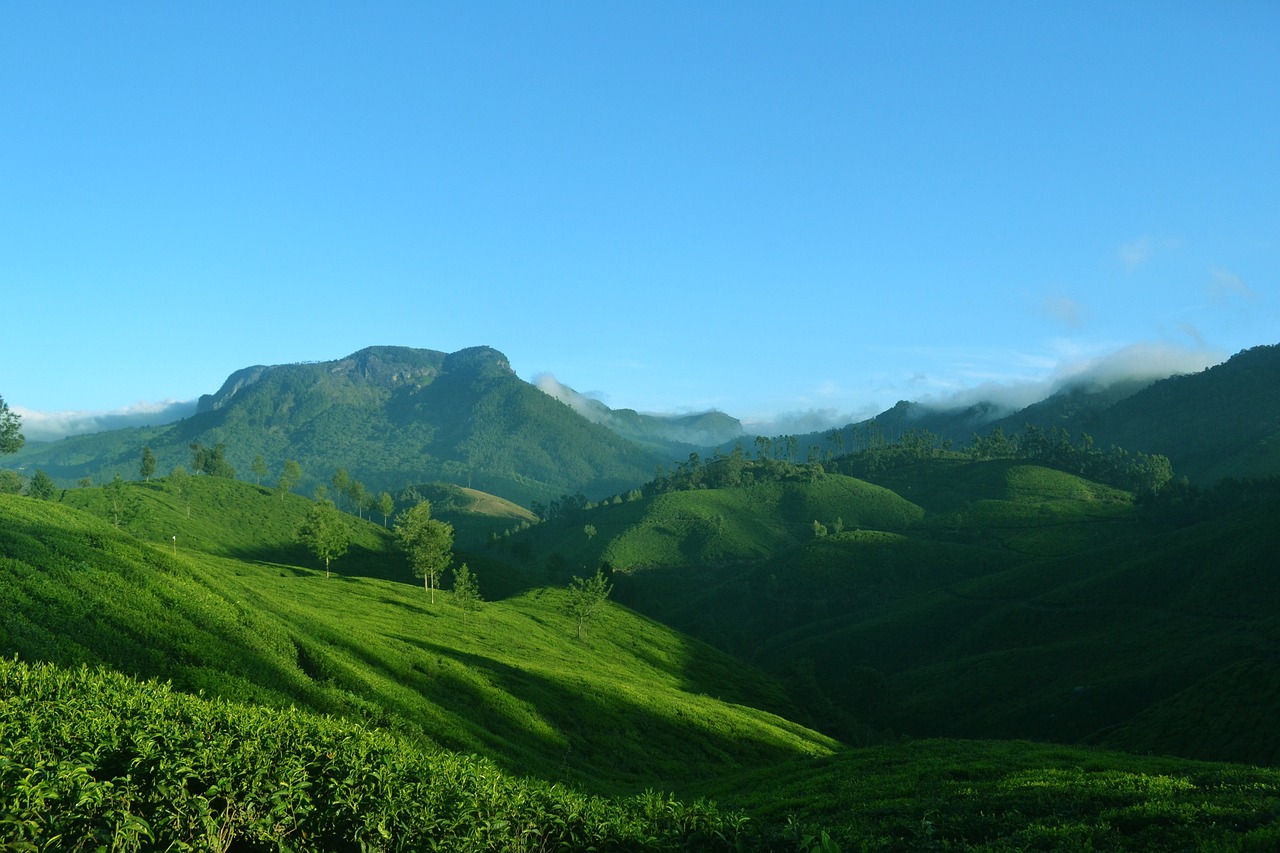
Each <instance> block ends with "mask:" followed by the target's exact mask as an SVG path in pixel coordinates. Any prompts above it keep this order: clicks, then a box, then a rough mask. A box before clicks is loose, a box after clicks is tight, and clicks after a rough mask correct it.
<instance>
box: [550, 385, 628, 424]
mask: <svg viewBox="0 0 1280 853" xmlns="http://www.w3.org/2000/svg"><path fill="white" fill-rule="evenodd" d="M532 384H533V386H534V387H535V388H537V389H538V390H539V391H541V392H542V393H543V394H546V395H547V396H548V397H554V398H555V399H557V400H559V401H560V402H561V403H564V404H565V405H566V406H568V407H569V408H571V409H573V410H574V411H575V412H577V413H578V414H580V415H582V416H583V417H584V418H586V419H587V420H589V421H591V422H592V423H597V424H607V423H608V422H609V421H610V420H611V418H610V416H609V408H608V407H607V406H605V404H604V403H602V402H600V401H599V400H597V399H594V398H593V397H591V396H589V395H587V394H581V393H579V392H577V391H575V390H573V389H572V388H570V387H569V386H568V385H564V384H562V383H561V382H560V381H559V380H558V379H556V378H555V377H554V376H552V375H551V374H550V373H539V374H538V375H536V376H534V377H533V383H532Z"/></svg>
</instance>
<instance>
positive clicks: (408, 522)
mask: <svg viewBox="0 0 1280 853" xmlns="http://www.w3.org/2000/svg"><path fill="white" fill-rule="evenodd" d="M395 530H396V536H397V537H398V538H399V540H400V547H401V548H403V549H404V552H405V554H406V555H407V556H408V558H409V565H410V566H411V567H412V568H413V576H414V577H417V578H422V588H423V589H425V590H427V591H428V592H430V593H431V603H432V604H435V602H436V586H437V585H438V583H439V580H440V573H441V572H443V571H444V570H445V569H446V568H448V566H449V562H450V561H451V560H452V559H453V525H451V524H449V523H447V522H444V521H440V520H438V519H435V518H432V517H431V502H430V501H421V502H420V503H419V504H418V505H417V506H415V507H413V509H411V510H409V511H408V512H406V513H405V514H404V515H403V516H401V517H400V519H399V520H398V521H397V522H396V526H395Z"/></svg>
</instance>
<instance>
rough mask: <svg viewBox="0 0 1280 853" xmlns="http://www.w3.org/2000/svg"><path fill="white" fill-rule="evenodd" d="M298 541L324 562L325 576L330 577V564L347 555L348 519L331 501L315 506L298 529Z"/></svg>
mask: <svg viewBox="0 0 1280 853" xmlns="http://www.w3.org/2000/svg"><path fill="white" fill-rule="evenodd" d="M298 541H300V542H301V543H302V544H304V545H306V546H307V548H308V549H310V551H311V553H312V554H314V555H315V556H316V559H319V560H323V561H324V576H325V577H326V578H327V577H329V562H330V561H331V560H336V559H338V558H339V557H341V556H342V555H343V554H345V553H347V546H348V545H350V544H351V531H350V529H349V528H348V527H347V522H346V519H344V518H343V517H342V514H341V513H340V512H338V509H337V507H335V506H334V505H333V504H332V503H331V502H329V501H322V502H320V503H317V504H314V505H313V506H312V507H311V509H310V510H308V511H307V517H306V518H305V519H304V520H303V522H302V525H301V526H300V527H299V528H298Z"/></svg>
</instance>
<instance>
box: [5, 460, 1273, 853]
mask: <svg viewBox="0 0 1280 853" xmlns="http://www.w3.org/2000/svg"><path fill="white" fill-rule="evenodd" d="M904 470H905V469H904ZM895 477H902V478H903V480H902V482H901V483H898V484H897V485H898V487H899V488H901V489H902V490H904V491H906V485H907V484H908V483H909V484H911V485H912V486H913V489H912V491H913V499H914V500H912V501H908V500H906V499H905V498H903V497H902V496H900V495H898V494H895V492H894V491H892V490H890V489H889V488H887V486H886V485H885V484H887V483H890V482H891V481H893V480H894V478H895ZM881 480H882V484H880V485H873V484H870V483H867V482H863V481H858V480H854V479H852V478H849V477H844V476H840V475H834V474H831V475H825V476H820V477H812V478H811V479H809V480H808V481H807V482H800V481H786V480H783V481H778V482H756V483H754V484H752V485H748V486H741V487H736V488H723V489H695V490H689V491H677V492H668V493H665V494H658V495H652V496H650V497H648V498H642V499H639V500H625V499H620V500H619V501H618V502H616V503H615V502H613V501H607V502H605V503H603V504H602V505H600V506H597V507H592V508H590V509H584V510H580V511H578V512H576V513H570V514H569V515H568V516H566V517H561V518H557V519H554V520H552V521H548V522H544V523H541V524H537V525H533V526H532V527H531V528H530V529H529V530H527V531H525V532H524V533H520V534H512V535H511V536H508V537H505V538H506V539H508V540H515V541H516V542H521V541H527V542H529V543H533V544H531V545H530V550H531V551H532V554H533V559H530V560H529V561H528V564H527V565H526V564H523V563H522V561H521V560H520V559H519V557H518V555H517V554H515V553H514V552H515V551H516V550H517V549H516V548H515V545H514V544H512V545H511V546H510V547H509V548H506V549H503V548H490V547H488V546H478V551H483V552H484V553H483V554H481V553H470V552H469V553H467V554H465V555H463V556H465V558H466V559H468V561H471V560H473V559H474V560H475V562H474V563H472V565H473V567H474V566H476V565H482V566H484V565H487V566H490V567H491V569H490V570H483V569H478V570H477V571H478V573H479V574H480V580H481V584H482V589H483V591H484V592H485V596H486V598H489V599H491V600H490V601H489V602H488V603H486V604H485V605H484V606H483V609H482V610H481V611H480V612H479V613H475V614H471V615H470V617H469V619H468V620H466V621H464V619H463V613H462V612H461V611H460V610H458V609H456V608H453V607H451V606H450V605H449V602H448V598H447V596H442V597H441V598H440V599H438V600H437V602H436V604H435V605H434V606H433V605H432V604H430V602H429V599H428V598H427V597H426V596H425V594H424V593H423V591H422V589H421V587H420V586H419V585H418V584H416V583H415V582H412V578H411V577H409V573H408V571H407V570H406V569H405V567H404V562H403V558H402V557H400V556H399V555H398V554H396V553H395V551H394V550H393V549H392V548H391V540H390V535H389V534H388V532H387V531H386V529H384V528H383V526H382V525H381V524H380V523H372V522H368V521H362V520H360V519H357V518H349V524H350V526H351V529H352V532H353V535H354V542H355V545H354V547H353V549H352V551H351V552H350V553H349V554H347V555H346V556H344V557H342V558H341V559H339V560H338V561H337V562H336V563H335V564H334V568H335V570H336V574H335V576H334V577H332V578H330V579H328V580H326V579H325V577H324V573H323V571H322V570H320V569H319V568H318V567H317V566H316V564H315V560H314V559H313V558H311V557H310V555H309V554H307V553H306V552H305V551H302V550H300V549H299V546H298V545H297V543H296V542H295V541H294V538H293V531H294V529H296V526H297V523H298V522H299V521H300V520H301V518H302V517H303V516H304V514H305V513H306V511H307V509H308V507H309V506H310V502H309V501H307V500H305V499H302V498H300V497H297V496H295V495H290V494H284V495H281V494H278V493H275V492H273V491H271V490H267V489H265V488H260V487H257V486H254V485H252V484H250V483H244V482H238V481H233V480H227V479H223V478H216V477H191V478H188V481H187V483H186V485H185V487H184V490H183V491H177V490H175V488H174V486H173V484H171V483H167V482H164V481H153V482H151V483H131V484H126V486H125V492H126V495H127V500H126V506H125V507H124V508H123V510H121V509H120V508H119V507H116V506H113V505H112V503H111V501H110V499H109V496H108V494H107V492H106V491H105V490H103V489H101V488H91V489H75V490H70V491H68V492H67V493H66V494H65V495H64V496H63V500H62V501H60V502H47V501H38V500H33V499H30V498H20V497H15V496H4V495H0V587H2V588H3V589H4V590H5V592H6V598H5V602H6V607H5V608H4V609H3V612H2V613H0V791H3V792H5V794H4V795H0V837H2V838H3V839H4V840H5V843H6V844H7V845H9V846H14V847H19V848H20V847H21V846H22V845H23V844H24V843H26V842H30V843H31V844H33V845H34V846H35V847H37V848H40V847H46V848H49V847H58V846H66V845H65V844H64V843H63V842H65V841H66V840H67V839H71V838H76V839H84V842H83V844H85V845H90V846H92V847H96V846H99V845H104V846H107V847H112V846H115V847H119V848H122V849H130V848H132V849H152V848H158V847H169V846H171V845H176V846H177V847H181V846H182V845H191V846H194V847H197V848H198V847H213V848H222V849H225V847H226V845H228V844H234V845H235V846H233V847H232V849H246V850H248V849H279V845H280V844H286V845H288V847H289V848H290V849H297V850H345V849H352V850H354V849H361V848H363V849H406V850H407V849H421V848H422V847H423V846H424V845H427V844H436V845H444V846H446V847H448V848H449V849H459V850H468V849H473V850H483V849H544V848H556V847H559V848H562V849H582V848H586V847H591V846H594V847H596V848H598V849H694V848H696V849H768V850H812V849H835V847H834V845H839V846H840V847H841V848H842V849H867V850H906V849H930V848H932V849H962V850H1014V849H1097V850H1143V849H1192V848H1201V849H1203V848H1209V849H1222V850H1242V849H1270V848H1272V847H1274V845H1275V842H1276V841H1277V839H1278V838H1280V819H1277V817H1276V815H1277V814H1280V775H1278V774H1277V771H1275V770H1271V769H1259V768H1257V767H1245V766H1236V765H1226V764H1207V763H1200V762H1195V761H1189V760H1185V759H1171V758H1152V757H1142V756H1134V755H1125V754H1121V753H1116V752H1110V751H1106V750H1103V749H1098V748H1096V747H1083V746H1070V747H1068V746H1048V745H1044V744H1034V743H1027V742H1025V741H1009V742H1005V741H963V740H927V741H905V742H903V741H900V740H899V738H898V737H897V735H896V734H890V733H889V732H888V731H887V729H889V728H890V727H892V728H893V729H894V731H895V732H899V733H911V734H920V735H930V734H932V735H936V734H939V733H951V734H966V735H983V736H992V735H1000V736H1008V735H1009V734H1012V733H1018V732H1022V733H1023V734H1024V735H1028V734H1029V735H1034V736H1035V737H1037V738H1040V739H1057V740H1072V741H1077V742H1092V743H1101V744H1107V745H1114V746H1120V747H1125V748H1130V749H1137V750H1142V751H1155V752H1182V753H1184V754H1196V755H1200V756H1202V757H1217V758H1221V757H1224V754H1229V755H1228V757H1235V758H1238V759H1243V760H1247V761H1250V762H1258V761H1275V760H1277V753H1276V751H1275V747H1274V744H1273V740H1272V739H1271V738H1272V736H1271V734H1270V730H1271V727H1270V719H1271V716H1270V714H1269V713H1268V709H1270V708H1274V707H1275V701H1274V700H1275V698H1280V697H1273V696H1272V691H1271V687H1270V686H1269V685H1272V684H1280V679H1277V678H1276V677H1275V673H1274V671H1273V670H1274V667H1273V666H1272V664H1271V662H1272V661H1273V660H1274V659H1275V651H1276V648H1275V643H1276V641H1277V639H1280V624H1277V623H1276V618H1275V617H1273V616H1272V615H1271V613H1273V612H1275V610H1276V608H1275V607H1274V604H1275V600H1276V596H1275V594H1276V592H1277V591H1278V590H1276V589H1274V588H1273V587H1274V584H1273V583H1271V579H1270V578H1269V576H1268V574H1267V573H1266V572H1265V571H1263V567H1265V566H1266V565H1268V563H1267V562H1266V559H1267V555H1269V554H1271V553H1274V551H1275V547H1276V545H1277V544H1278V543H1277V542H1276V541H1275V540H1276V537H1277V536H1278V535H1280V533H1277V532H1275V531H1274V530H1273V529H1272V528H1273V527H1274V526H1273V525H1270V524H1269V521H1268V520H1269V519H1271V518H1274V515H1275V511H1276V506H1274V505H1273V504H1272V503H1267V502H1265V501H1252V502H1246V503H1244V504H1243V505H1235V506H1232V507H1230V508H1229V509H1228V510H1225V511H1222V512H1216V513H1213V514H1211V515H1210V516H1209V517H1206V518H1203V519H1200V520H1197V521H1194V523H1192V522H1185V523H1184V522H1180V521H1178V522H1170V521H1168V520H1167V519H1165V518H1164V517H1163V516H1159V515H1158V514H1157V515H1151V514H1147V515H1143V514H1140V513H1138V512H1137V511H1136V510H1135V509H1134V508H1133V506H1132V504H1131V503H1130V502H1129V501H1128V500H1127V499H1126V496H1125V495H1124V494H1123V493H1120V492H1116V491H1115V490H1112V489H1108V488H1106V487H1102V486H1098V485H1097V484H1091V483H1089V482H1087V481H1084V480H1081V479H1080V478H1078V477H1074V476H1073V475H1068V474H1064V473H1063V472H1059V471H1053V470H1050V469H1043V468H1039V467H1038V466H1029V465H1026V464H1023V463H1015V462H1013V461H1009V460H997V461H992V462H983V463H978V462H970V463H967V464H964V465H957V464H955V463H954V460H939V461H938V464H937V466H936V468H933V469H931V468H930V467H929V466H927V465H922V466H918V470H917V471H916V472H915V474H914V475H912V476H909V477H908V476H906V475H905V474H904V473H903V470H898V469H894V470H887V471H884V472H881ZM421 488H422V489H424V490H426V491H430V493H431V496H432V499H433V500H434V501H436V503H437V505H438V506H440V507H441V509H442V511H443V510H445V509H446V508H447V510H448V511H450V512H456V513H463V514H465V513H468V512H470V513H473V514H478V515H480V516H484V517H490V518H495V517H496V518H503V519H506V520H509V521H511V522H514V521H516V520H517V519H520V513H519V512H518V511H516V510H513V509H512V508H511V507H510V506H509V505H507V504H503V503H501V502H500V501H495V500H492V499H490V498H486V497H484V496H479V495H475V494H473V493H470V492H460V491H455V490H454V489H451V488H449V487H445V486H423V487H421ZM965 496H967V498H966V497H965ZM442 514H443V513H442ZM716 516H721V517H723V519H724V521H723V522H722V524H721V530H728V531H730V533H729V534H728V535H730V536H732V537H733V539H734V542H733V543H732V544H733V545H734V547H735V548H737V549H738V550H736V551H733V552H731V553H733V554H735V555H736V556H734V557H733V558H731V559H730V558H726V557H725V556H724V554H725V550H724V549H715V548H710V547H707V542H709V541H710V540H709V538H708V537H706V536H702V537H701V538H699V537H700V534H699V533H698V530H699V528H698V527H697V524H704V525H705V524H706V523H707V522H706V520H707V519H714V518H715V517H716ZM117 518H119V519H120V520H121V527H120V528H117V527H116V526H114V524H113V523H112V522H113V521H114V520H116V519H117ZM626 519H631V521H630V522H629V524H624V523H623V522H624V521H625V520H626ZM752 519H755V520H756V521H755V523H754V525H753V522H752ZM837 519H840V520H842V521H843V523H842V524H841V525H836V524H835V522H836V521H837ZM814 520H818V521H819V522H820V524H822V525H823V526H826V527H828V532H827V534H826V535H820V534H819V532H818V531H817V530H815V529H814V527H813V521H814ZM615 521H616V527H611V526H610V525H614V524H615ZM682 521H683V522H685V523H686V528H685V529H684V531H683V532H682V530H681V529H680V528H679V524H680V523H681V522H682ZM521 523H523V519H521ZM588 524H590V525H592V526H593V527H594V528H595V529H596V532H595V535H588V534H587V531H586V530H585V528H586V526H587V525H588ZM1171 524H1173V526H1171ZM632 526H635V527H645V526H648V527H649V528H650V529H651V531H650V532H649V533H646V534H644V535H643V536H640V537H637V538H630V537H628V536H627V535H625V534H627V532H628V531H629V530H630V529H631V527H632ZM837 526H839V527H840V528H841V529H840V530H839V531H838V532H837V531H836V529H835V528H836V527H837ZM174 537H176V539H175V538H174ZM605 540H608V541H607V542H606V541H605ZM613 542H618V543H620V544H619V545H618V547H619V548H620V549H621V548H623V547H624V546H625V547H627V548H633V549H634V550H635V553H637V554H639V555H640V556H641V559H640V560H638V561H637V562H636V563H635V564H632V565H631V566H627V567H625V570H624V569H622V568H619V569H618V570H616V571H615V572H614V575H613V577H614V580H615V583H616V584H617V596H616V597H617V598H619V599H626V600H631V601H634V602H638V603H639V604H641V605H643V606H644V609H645V610H646V611H648V612H650V613H652V614H654V615H661V616H662V617H663V619H664V620H666V619H670V621H671V622H672V623H674V624H677V625H682V626H683V625H687V626H689V627H690V630H691V631H694V632H696V633H698V634H699V635H702V636H704V637H705V638H706V639H710V640H714V641H715V642H716V643H717V644H719V645H722V646H725V647H726V648H731V649H732V650H733V651H735V652H737V653H739V655H740V656H741V657H751V658H754V659H755V660H757V661H759V662H760V663H762V664H763V665H765V667H766V668H768V669H771V670H772V671H773V672H775V673H776V674H777V675H778V676H779V677H780V678H781V679H782V683H780V682H779V681H777V680H774V679H773V678H770V677H769V676H767V675H765V674H764V673H763V672H762V671H761V670H758V669H755V668H753V667H750V666H747V665H745V664H744V663H742V662H741V660H740V659H738V658H735V657H731V656H730V655H728V654H726V653H724V652H722V651H717V650H715V649H714V648H712V647H711V646H709V645H706V644H705V643H703V642H700V641H698V640H695V639H692V638H690V637H689V636H686V635H684V634H681V633H678V632H677V631H675V630H673V629H672V628H669V627H667V626H666V625H664V624H662V623H660V622H658V621H653V620H652V619H649V618H645V617H644V616H641V615H638V614H637V613H635V612H633V611H631V610H628V609H627V608H625V607H622V606H618V605H616V604H615V605H611V606H609V607H608V608H607V609H606V610H605V612H604V613H602V614H601V615H600V616H599V617H598V618H596V619H594V620H593V621H591V622H590V623H589V624H588V626H587V631H586V635H585V637H584V638H583V639H578V637H577V636H576V632H575V626H574V623H573V622H572V620H571V619H570V618H569V617H568V616H567V615H566V614H565V604H566V598H567V592H566V590H564V589H563V588H561V587H557V586H555V585H547V584H546V582H545V580H544V577H545V572H544V571H543V567H542V566H539V565H538V563H539V562H543V561H544V560H545V559H546V557H547V554H546V553H543V552H539V551H538V550H536V549H535V548H534V546H535V545H536V547H537V548H539V549H540V548H543V547H549V548H553V549H557V550H556V551H555V553H560V554H561V561H562V562H563V563H564V564H565V565H567V566H569V568H575V567H574V566H572V565H569V560H570V558H571V557H572V558H574V559H578V558H581V559H582V560H589V559H598V558H599V557H600V555H602V554H603V553H604V550H605V549H606V548H607V547H608V546H609V544H610V543H613ZM574 549H579V550H574ZM653 555H659V556H660V557H661V556H663V555H665V556H666V557H671V558H672V561H671V562H668V563H663V562H662V561H661V560H660V559H655V558H654V556H653ZM676 556H680V557H681V558H683V559H684V561H683V562H680V561H679V560H675V557H676ZM499 570H500V571H503V572H506V573H507V574H506V576H505V579H504V580H502V581H501V582H500V583H499V584H498V585H497V586H496V587H495V586H494V585H493V584H492V583H491V582H490V581H489V580H488V579H490V578H491V577H492V574H491V573H487V571H491V572H498V571H499ZM513 578H521V579H522V580H521V581H520V583H515V582H513V581H512V579H513ZM487 583H488V584H489V585H486V584H487ZM15 655H16V656H17V657H18V658H19V660H17V661H15V660H13V658H14V656H15ZM35 662H46V664H41V665H36V664H35ZM82 665H87V666H88V668H86V669H81V668H80V667H81V666H82ZM126 676H133V677H139V678H144V679H159V680H161V681H163V682H167V686H166V685H162V684H157V683H154V682H151V683H139V682H135V681H132V680H130V679H129V678H128V677H126ZM784 688H785V689H784ZM804 720H814V721H816V722H818V723H821V724H822V725H824V726H826V727H828V728H831V729H832V730H840V731H842V732H848V733H849V740H850V741H859V740H861V741H865V742H868V743H873V744H875V745H873V746H870V747H866V748H861V749H853V750H850V749H846V748H844V747H843V746H842V745H841V744H839V743H837V742H836V741H834V740H832V739H831V738H829V737H826V736H823V735H820V734H818V733H817V732H815V731H814V730H812V729H810V728H806V727H805V726H804V725H801V724H800V722H797V721H804ZM647 789H657V790H658V791H662V792H674V796H670V795H668V794H667V793H655V792H654V791H653V790H647ZM704 797H709V798H711V799H712V800H714V802H709V801H706V800H703V799H700V798H704ZM824 845H825V846H824Z"/></svg>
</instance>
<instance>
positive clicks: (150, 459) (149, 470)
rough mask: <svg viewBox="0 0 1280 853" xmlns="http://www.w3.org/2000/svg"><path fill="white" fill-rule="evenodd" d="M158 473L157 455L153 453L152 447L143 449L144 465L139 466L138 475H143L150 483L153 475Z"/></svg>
mask: <svg viewBox="0 0 1280 853" xmlns="http://www.w3.org/2000/svg"><path fill="white" fill-rule="evenodd" d="M155 472H156V455H155V454H154V453H152V452H151V448H150V447H144V448H142V464H141V465H139V466H138V473H139V474H140V475H142V479H144V480H147V481H148V482H150V480H151V475H152V474H154V473H155Z"/></svg>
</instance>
